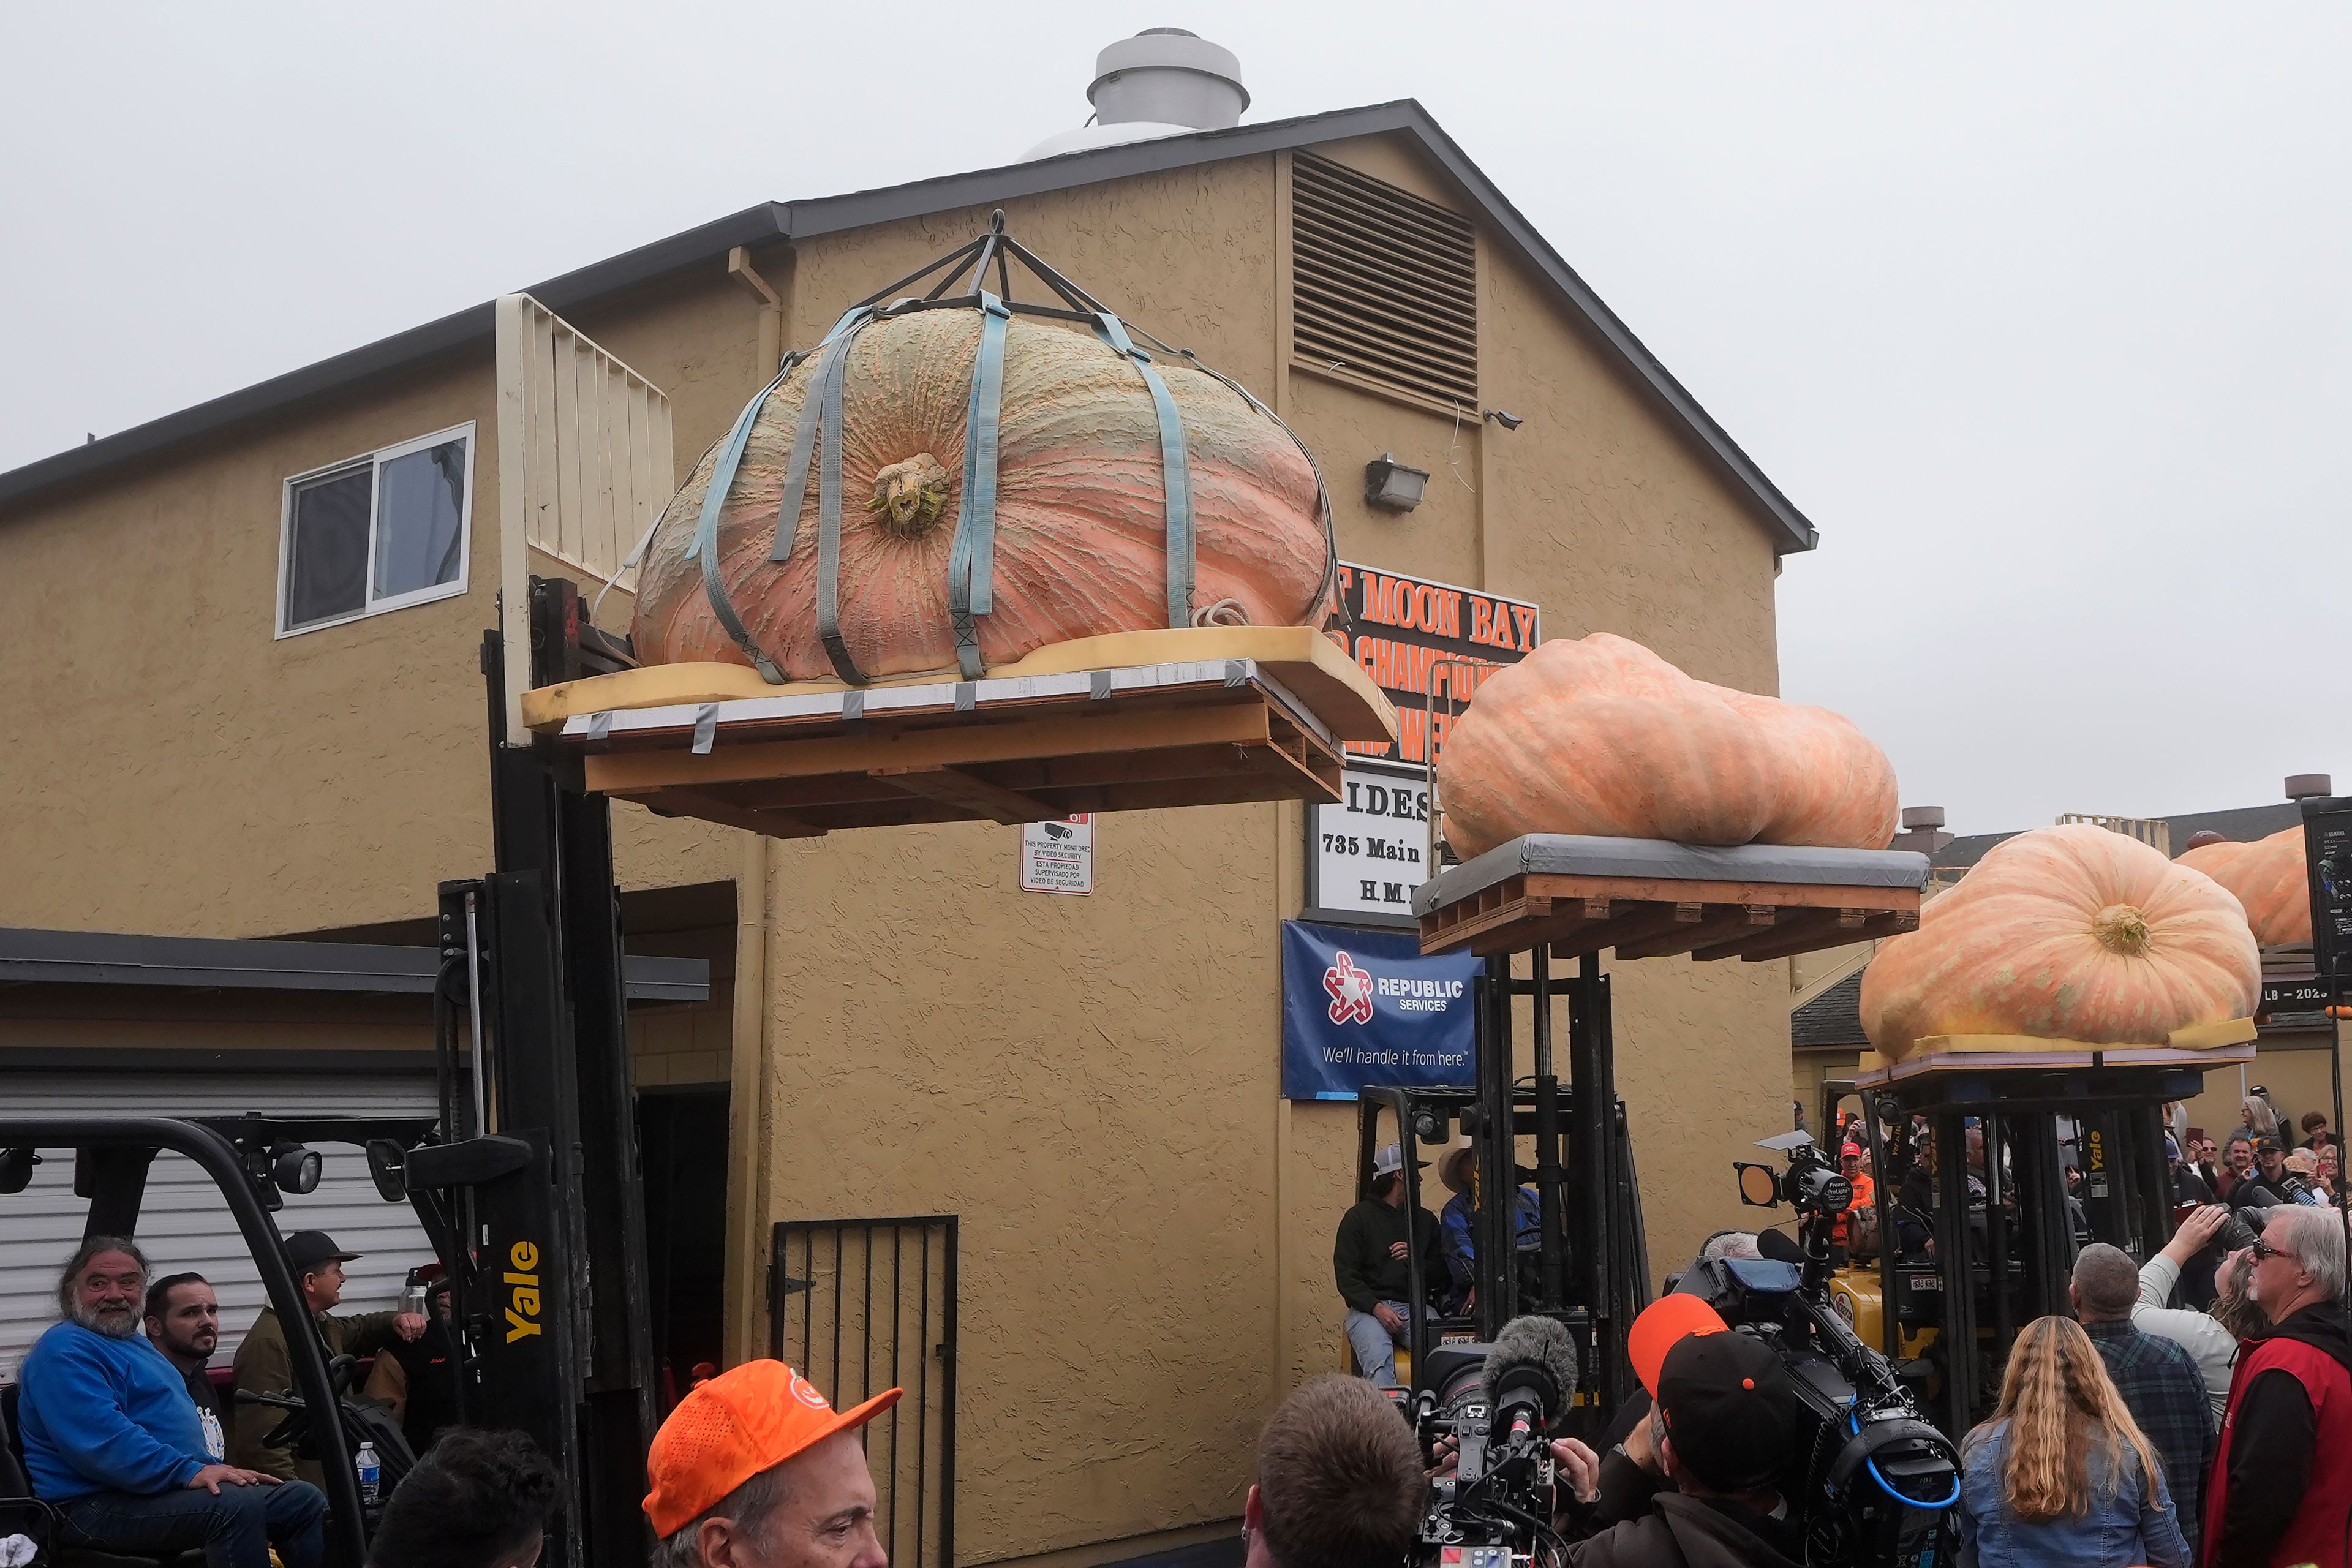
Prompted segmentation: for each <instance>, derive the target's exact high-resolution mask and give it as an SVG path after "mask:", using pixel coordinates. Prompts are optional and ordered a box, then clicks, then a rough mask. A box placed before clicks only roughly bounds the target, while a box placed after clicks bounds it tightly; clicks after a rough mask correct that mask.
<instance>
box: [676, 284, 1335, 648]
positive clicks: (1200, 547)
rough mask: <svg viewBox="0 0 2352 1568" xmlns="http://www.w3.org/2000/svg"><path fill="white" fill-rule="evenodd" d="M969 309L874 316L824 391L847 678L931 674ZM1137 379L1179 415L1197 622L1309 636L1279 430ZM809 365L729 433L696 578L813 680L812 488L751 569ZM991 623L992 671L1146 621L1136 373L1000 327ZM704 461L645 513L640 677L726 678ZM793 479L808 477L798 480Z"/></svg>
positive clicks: (1162, 622)
mask: <svg viewBox="0 0 2352 1568" xmlns="http://www.w3.org/2000/svg"><path fill="white" fill-rule="evenodd" d="M979 342H980V323H979V315H978V312H977V311H972V310H924V311H919V312H916V313H914V314H911V315H906V316H900V317H896V318H892V319H887V320H884V321H877V322H875V323H873V324H872V325H870V326H868V327H866V329H865V330H864V331H862V332H860V333H859V334H858V336H857V338H856V341H855V342H853V343H852V345H851V346H850V348H849V351H848V356H847V361H846V363H845V366H844V376H843V392H842V437H843V439H842V465H841V473H842V497H843V504H842V531H841V579H840V581H841V627H842V634H843V637H844V638H845V641H846V642H847V644H848V646H849V651H850V654H851V656H852V658H855V660H856V663H857V665H858V667H859V668H860V669H861V670H862V671H863V672H864V673H865V674H866V675H868V676H887V675H894V674H906V673H909V672H915V671H926V670H940V669H948V668H953V667H954V665H955V643H954V637H953V633H952V631H951V629H950V625H949V619H948V553H949V547H950V543H951V542H952V541H953V539H954V537H955V531H956V522H957V519H958V517H959V515H960V514H961V501H962V493H961V492H962V487H963V458H964V422H965V415H966V408H967V405H968V403H969V400H970V397H971V372H972V363H973V361H974V359H975V358H976V357H977V355H978V352H979ZM1159 369H1160V374H1162V375H1163V376H1164V377H1165V378H1166V380H1167V384H1168V390H1169V393H1170V395H1171V397H1172V398H1173V399H1174V401H1175V404H1176V407H1177V410H1178V412H1179V413H1180V414H1181V416H1182V417H1183V423H1184V440H1185V452H1186V456H1187V458H1188V461H1189V465H1190V475H1191V481H1192V515H1193V532H1194V538H1195V541H1196V547H1195V561H1196V568H1195V572H1196V575H1195V588H1194V593H1193V604H1194V605H1195V606H1197V607H1198V608H1199V609H1201V610H1207V609H1210V608H1212V607H1213V606H1216V605H1219V604H1220V602H1223V601H1230V605H1228V607H1227V609H1226V612H1225V613H1224V615H1223V617H1222V618H1223V619H1225V620H1227V621H1231V620H1234V619H1236V618H1238V619H1241V620H1244V621H1246V622H1248V623H1249V624H1252V625H1257V626H1299V625H1311V624H1316V623H1318V622H1319V621H1320V620H1321V619H1322V616H1323V615H1324V613H1325V610H1326V607H1327V606H1326V603H1325V595H1324V594H1323V591H1322V589H1323V584H1324V569H1325V565H1326V563H1327V556H1328V549H1327V546H1326V542H1325V535H1324V531H1323V525H1322V521H1321V514H1320V510H1319V507H1318V500H1317V489H1316V482H1315V474H1314V471H1313V468H1312V467H1311V466H1310V465H1309V463H1308V462H1307V457H1306V455H1305V453H1303V452H1302V451H1301V450H1300V449H1299V447H1298V446H1297V443H1296V442H1294V441H1293V440H1292V439H1291V437H1290V435H1289V433H1288V432H1287V431H1286V430H1284V429H1283V428H1282V426H1279V425H1277V424H1276V423H1275V421H1274V420H1272V419H1271V418H1269V417H1267V416H1265V415H1264V414H1261V413H1259V412H1258V411H1257V410H1256V409H1255V408H1253V407H1251V406H1250V405H1249V404H1248V403H1247V402H1245V401H1244V399H1243V398H1242V397H1241V395H1239V394H1237V393H1235V392H1234V389H1233V388H1231V387H1229V386H1226V385H1224V384H1222V383H1220V382H1219V381H1217V380H1216V379H1215V378H1214V377H1213V376H1211V375H1208V374H1205V373H1203V372H1202V371H1198V370H1194V369H1192V368H1191V367H1190V366H1188V365H1185V364H1182V363H1168V362H1166V361H1162V362H1160V364H1159ZM813 379H814V363H810V364H804V365H803V366H802V367H801V368H799V369H797V370H795V371H794V372H793V374H792V377H791V378H790V379H789V380H788V381H786V382H785V384H783V385H782V386H781V387H779V388H778V389H777V390H776V392H775V393H774V395H772V396H771V397H770V398H769V399H768V402H767V405H766V406H765V408H764V409H763V410H762V411H761V415H760V416H759V418H758V419H757V421H756V422H755V423H754V424H753V426H752V428H751V436H750V439H749V442H748V443H747V445H746V447H745V448H744V453H743V458H742V463H741V466H740V468H739V470H738V471H737V474H736V476H735V480H734V483H733V485H732V486H731V487H730V491H729V495H728V499H727V500H726V503H725V505H724V507H723V508H722V510H720V512H719V532H718V549H719V563H720V566H719V574H720V579H721V581H722V582H723V583H724V584H725V585H726V587H727V590H728V592H729V594H730V596H731V597H732V599H733V600H734V603H735V606H736V611H737V613H738V614H739V615H740V616H741V617H742V619H743V622H744V624H745V626H747V627H749V629H750V630H751V634H752V636H753V637H755V638H756V639H757V640H758V641H759V643H760V644H761V647H763V648H765V649H766V650H767V652H768V654H769V656H770V657H771V658H773V659H775V660H776V662H777V663H778V664H779V665H780V666H781V667H782V670H783V673H784V674H785V676H786V677H787V678H788V679H795V680H804V679H832V678H833V676H834V668H833V665H832V662H831V661H830V660H829V659H828V658H826V657H825V654H824V648H823V647H822V645H820V643H819V642H818V640H817V633H816V611H815V605H816V574H817V537H816V535H817V485H816V482H815V476H814V472H813V473H812V474H811V477H810V482H809V485H808V489H807V494H806V496H805V498H804V499H803V504H802V509H801V512H800V516H799V518H798V520H797V521H798V532H797V533H796V535H795V536H794V543H793V551H792V553H791V558H790V559H789V560H787V561H786V562H784V563H782V564H781V565H777V564H772V563H770V561H769V560H768V552H769V550H770V547H771V546H772V544H773V542H774V538H775V525H776V514H777V510H778V507H779V505H780V502H781V499H782V493H783V479H784V469H785V466H786V462H787V460H788V458H789V457H790V454H791V449H792V441H793V429H794V426H795V425H796V424H797V422H798V420H799V416H800V410H801V403H802V400H803V395H804V394H805V393H806V391H807V389H808V387H809V384H810V383H811V381H812V380H813ZM1000 418H1001V423H1000V426H999V428H1000V435H999V447H998V457H997V510H996V563H995V574H994V592H995V604H994V607H993V610H992V613H991V614H989V615H988V616H984V617H982V618H981V620H980V622H979V628H980V647H981V653H982V658H984V660H985V661H986V662H987V663H989V664H991V665H998V664H1007V663H1011V662H1012V661H1013V660H1015V659H1018V658H1021V657H1022V656H1024V654H1027V653H1030V652H1031V651H1033V650H1034V649H1036V648H1039V647H1045V645H1047V644H1049V643H1056V642H1062V641H1066V640H1067V639H1069V638H1072V637H1092V636H1096V635H1097V634H1100V633H1106V632H1119V631H1141V630H1147V629H1150V628H1153V627H1158V626H1166V625H1167V624H1168V605H1167V587H1166V584H1167V550H1166V513H1165V510H1164V507H1165V491H1164V489H1163V486H1162V482H1161V472H1160V426H1159V422H1158V419H1157V417H1156V416H1155V414H1154V412H1153V408H1152V402H1151V395H1150V392H1149V390H1148V389H1147V388H1146V387H1145V385H1144V384H1143V381H1142V379H1141V377H1140V376H1139V374H1137V371H1136V367H1135V366H1134V365H1133V364H1131V363H1129V362H1127V361H1126V360H1123V359H1120V358H1118V356H1117V355H1115V354H1113V353H1112V352H1111V351H1110V350H1109V349H1108V347H1106V346H1105V345H1104V344H1103V343H1102V342H1100V341H1099V340H1098V339H1097V338H1095V337H1093V336H1091V335H1089V334H1087V333H1085V332H1080V331H1072V330H1067V329H1065V328H1061V327H1056V326H1045V325H1040V324H1038V323H1037V322H1035V321H1030V320H1028V319H1026V318H1021V317H1016V318H1014V319H1013V321H1012V322H1011V323H1010V330H1009V331H1008V333H1007V337H1006V344H1005V353H1004V389H1003V405H1002V413H1001V416H1000ZM717 450H718V448H717V447H713V448H712V450H711V451H709V452H706V453H705V454H704V455H703V457H702V458H701V460H700V461H699V462H698V463H697V464H696V465H695V468H694V472H693V474H692V476H691V477H689V478H688V480H687V482H686V485H685V487H684V488H683V489H680V490H679V491H678V492H677V496H676V497H675V498H673V499H672V500H671V501H670V504H669V508H668V510H667V511H666V512H665V513H664V514H663V517H662V521H661V522H660V525H659V526H658V527H657V528H656V530H655V532H654V536H653V541H652V543H651V545H650V547H649V548H648V550H647V552H646V559H645V561H644V563H643V564H642V565H641V566H640V568H639V584H638V595H637V603H636V616H635V627H634V631H635V646H636V650H637V656H638V658H640V659H641V660H643V661H645V662H646V663H678V662H683V661H688V660H701V659H709V660H718V661H721V662H725V663H730V664H744V663H748V662H749V660H748V659H746V658H745V657H744V655H743V653H742V651H741V650H740V648H738V647H736V645H735V642H734V640H733V639H732V638H730V637H729V636H728V635H727V633H726V631H725V630H724V629H723V628H722V627H721V626H719V621H718V617H717V616H716V615H715V614H714V613H713V612H712V610H711V607H710V605H709V600H708V598H707V597H706V596H705V595H704V592H703V584H702V574H701V564H700V563H699V562H698V561H688V559H687V558H686V552H687V550H688V546H689V545H690V544H691V543H692V542H693V540H694V533H695V527H696V523H697V521H698V517H699V515H700V513H701V510H702V500H703V496H704V493H705V491H706V490H707V489H708V488H709V483H710V474H711V468H712V466H713V463H714V460H715V458H716V455H717ZM812 468H814V464H812Z"/></svg>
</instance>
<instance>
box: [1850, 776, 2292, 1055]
mask: <svg viewBox="0 0 2352 1568" xmlns="http://www.w3.org/2000/svg"><path fill="white" fill-rule="evenodd" d="M2262 977H2263V976H2262V959H2261V955H2260V953H2259V952H2257V950H2256V949H2255V946H2254V933H2253V932H2252V931H2250V930H2248V929H2247V926H2246V916H2245V911H2244V910H2242V908H2240V907H2239V904H2238V900H2236V899H2235V898H2233V897H2232V896H2231V894H2230V892H2229V891H2228V889H2224V888H2222V887H2221V885H2220V884H2218V883H2216V882H2215V881H2214V880H2213V879H2211V878H2210V877H2207V876H2206V875H2204V874H2203V873H2202V872H2200V871H2197V870H2193V869H2191V868H2189V867H2186V866H2183V865H2180V864H2179V863H2178V862H2175V861H2171V860H2168V859H2166V858H2164V856H2163V855H2162V854H2161V853H2160V852H2158V850H2155V849H2152V848H2150V847H2148V846H2147V845H2145V844H2142V843H2141V842H2140V841H2139V840H2137V839H2136V838H2126V837H2124V836H2123V835H2122V834H2120V833H2114V832H2110V831H2109V830H2107V829H2106V828H2104V827H2099V826H2094V825H2092V824H2090V823H2070V824H2068V825H2066V826H2060V827H2040V828H2036V829H2034V830H2033V831H2032V832H2031V833H2021V834H2019V835H2018V836H2017V837H2014V838H2010V839H2005V840H2003V841H2002V842H2001V843H2000V844H1998V845H1995V846H1994V847H1992V849H1991V850H1990V851H1989V852H1988V853H1987V854H1986V855H1985V858H1983V859H1981V860H1979V861H1978V862H1977V864H1976V865H1975V866H1974V867H1973V868H1970V869H1969V873H1968V875H1966V876H1965V877H1962V878H1961V879H1960V881H1959V884H1958V886H1957V887H1955V888H1954V889H1952V890H1951V891H1950V892H1948V893H1946V894H1944V895H1943V896H1942V897H1940V898H1937V899H1931V900H1928V902H1927V907H1926V908H1925V909H1924V910H1921V911H1920V915H1919V929H1918V930H1917V931H1912V932H1910V933H1909V934H1907V935H1904V936H1896V937H1889V938H1887V939H1886V941H1885V942H1883V943H1882V944H1881V945H1880V947H1879V949H1878V952H1877V953H1876V955H1875V956H1874V957H1873V958H1872V959H1871V961H1870V967H1869V968H1867V969H1865V970H1864V972H1863V976H1862V1026H1863V1031H1864V1033H1865V1034H1867V1035H1868V1036H1869V1037H1870V1043H1871V1045H1872V1046H1873V1047H1875V1048H1876V1049H1877V1050H1878V1051H1880V1052H1881V1053H1883V1054H1884V1055H1885V1056H1888V1057H1898V1058H1899V1057H1902V1056H1904V1055H1906V1054H1907V1053H1908V1052H1910V1051H1911V1050H1912V1049H1913V1048H1914V1047H1916V1044H1917V1043H1918V1042H1919V1041H1920V1040H1921V1039H1923V1038H1925V1037H1929V1036H1935V1035H2025V1036H2033V1037H2039V1038H2042V1039H2060V1040H2078V1041H2083V1042H2085V1043H2087V1044H2091V1045H2149V1046H2157V1045H2162V1044H2164V1043H2165V1041H2166V1038H2167V1037H2168V1036H2170V1035H2171V1034H2172V1033H2173V1032H2174V1031H2175V1030H2179V1029H2185V1028H2189V1027H2192V1026H2197V1025H2206V1024H2220V1023H2225V1022H2227V1021H2229V1020H2231V1019H2233V1018H2242V1017H2246V1016H2250V1015H2252V1012H2253V1010H2254V1002H2255V998H2256V996H2257V994H2258V993H2259V992H2260V991H2261V989H2262Z"/></svg>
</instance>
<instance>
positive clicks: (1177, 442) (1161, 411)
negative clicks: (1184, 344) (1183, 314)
mask: <svg viewBox="0 0 2352 1568" xmlns="http://www.w3.org/2000/svg"><path fill="white" fill-rule="evenodd" d="M1095 331H1096V333H1097V335H1098V336H1099V337H1100V338H1101V339H1102V340H1103V342H1107V343H1108V344H1109V345H1110V346H1111V350H1112V352H1113V353H1117V354H1118V356H1119V357H1120V358H1122V359H1124V360H1126V361H1127V362H1128V363H1130V364H1132V365H1134V366H1135V368H1136V369H1137V370H1138V371H1139V372H1141V373H1142V375H1143V384H1144V385H1145V386H1146V387H1148V388H1150V392H1151V406H1152V410H1153V412H1154V413H1156V414H1157V415H1158V416H1159V418H1160V483H1161V485H1162V486H1163V488H1164V489H1166V491H1167V495H1168V624H1169V625H1170V626H1180V627H1181V626H1191V625H1192V571H1193V563H1192V469H1191V468H1190V466H1189V465H1188V464H1187V463H1186V461H1185V458H1184V418H1183V416H1181V415H1180V414H1179V413H1177V412H1176V400H1175V399H1174V398H1173V397H1171V396H1170V395H1169V394H1168V383H1167V382H1166V381H1165V380H1164V379H1162V378H1161V376H1160V370H1159V367H1158V366H1156V365H1154V364H1153V363H1151V356H1150V354H1148V353H1144V352H1143V351H1142V350H1141V349H1139V348H1137V347H1136V346H1135V344H1134V342H1132V341H1131V340H1130V339H1129V337H1128V335H1127V329H1126V328H1125V327H1123V326H1121V325H1120V324H1119V320H1118V317H1117V316H1114V315H1112V314H1111V313H1110V312H1109V311H1108V310H1102V311H1098V312H1097V314H1096V316H1095Z"/></svg>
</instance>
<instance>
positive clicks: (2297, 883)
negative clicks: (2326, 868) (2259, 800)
mask: <svg viewBox="0 0 2352 1568" xmlns="http://www.w3.org/2000/svg"><path fill="white" fill-rule="evenodd" d="M2178 864H2179V865H2183V866H2194V867H2196V868H2197V869H2199V870H2200V871H2202V872H2204V873H2205V874H2206V875H2207V876H2209V877H2210V878H2212V879H2214V880H2215V881H2217V882H2219V883H2221V886H2223V887H2225V888H2227V889H2230V891H2231V892H2232V893H2235V894H2236V895H2237V896H2238V902H2240V903H2242V904H2243V905H2245V906H2246V923H2247V924H2248V925H2250V926H2252V927H2253V928H2254V940H2255V941H2257V942H2261V943H2262V944H2263V946H2264V947H2278V946H2285V945H2291V944H2293V943H2295V942H2309V941H2310V940H2311V880H2310V873H2309V870H2308V868H2307V867H2306V864H2305V859H2304V851H2303V825H2302V824H2301V823H2297V824H2295V825H2294V826H2293V827H2289V828H2285V829H2284V830H2282V831H2280V832H2277V833H2273V834H2272V835H2271V836H2270V837H2268V838H2257V839H2255V840H2254V841H2253V842H2252V844H2231V843H2221V844H2208V845H2205V846H2203V847H2200V848H2196V849H2190V850H2188V851H2186V852H2185V853H2183V854H2182V855H2181V857H2180V858H2179V862H2178Z"/></svg>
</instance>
